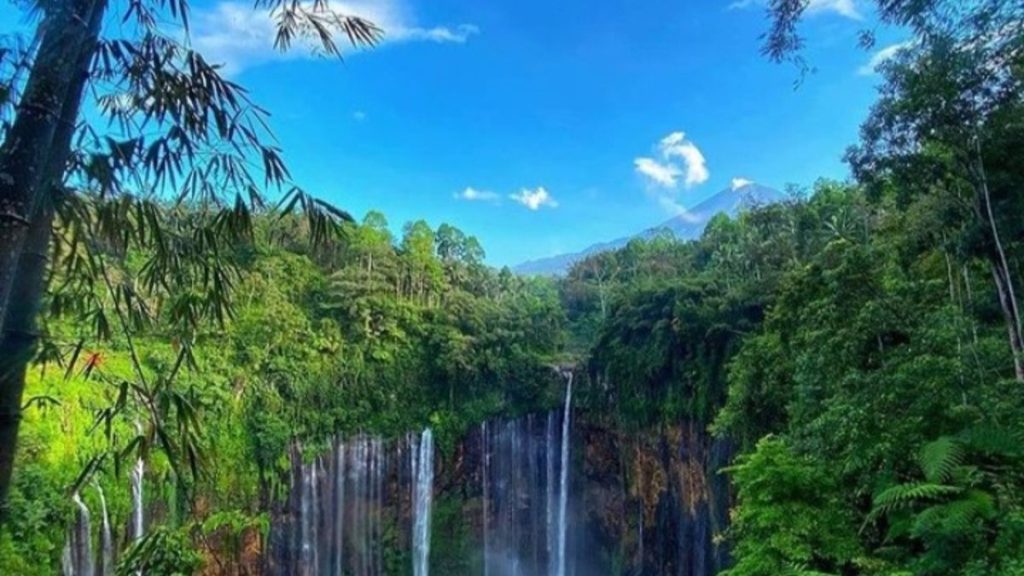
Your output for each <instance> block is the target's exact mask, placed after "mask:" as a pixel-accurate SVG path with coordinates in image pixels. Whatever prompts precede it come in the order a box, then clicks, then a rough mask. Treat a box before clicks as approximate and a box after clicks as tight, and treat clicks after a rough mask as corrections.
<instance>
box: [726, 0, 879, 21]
mask: <svg viewBox="0 0 1024 576" xmlns="http://www.w3.org/2000/svg"><path fill="white" fill-rule="evenodd" d="M765 4H766V2H765V0H735V1H734V2H732V3H730V4H729V7H728V9H729V10H744V9H746V8H754V7H761V6H765ZM829 13H834V14H839V15H840V16H843V17H846V18H849V19H851V20H862V19H863V18H864V16H863V15H862V14H861V13H860V10H858V9H857V0H809V2H807V14H810V15H813V14H829Z"/></svg>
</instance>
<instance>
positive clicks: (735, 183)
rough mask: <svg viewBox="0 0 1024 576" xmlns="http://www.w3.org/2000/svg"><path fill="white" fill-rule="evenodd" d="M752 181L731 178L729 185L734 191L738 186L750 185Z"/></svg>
mask: <svg viewBox="0 0 1024 576" xmlns="http://www.w3.org/2000/svg"><path fill="white" fill-rule="evenodd" d="M753 183H754V181H753V180H748V179H746V178H733V179H732V184H731V186H732V190H733V192H735V191H736V190H739V189H740V188H745V187H747V186H750V185H751V184H753Z"/></svg>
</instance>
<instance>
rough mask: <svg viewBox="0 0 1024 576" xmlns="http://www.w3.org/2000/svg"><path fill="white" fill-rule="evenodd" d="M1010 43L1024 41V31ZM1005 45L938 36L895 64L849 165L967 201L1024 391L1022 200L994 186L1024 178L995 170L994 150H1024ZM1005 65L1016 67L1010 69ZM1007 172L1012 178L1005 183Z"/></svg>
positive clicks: (975, 248)
mask: <svg viewBox="0 0 1024 576" xmlns="http://www.w3.org/2000/svg"><path fill="white" fill-rule="evenodd" d="M990 32H992V33H996V31H990ZM1011 35H1013V36H1014V37H1015V38H1016V39H1017V40H1019V39H1020V38H1021V34H1020V32H1019V31H1017V32H1011ZM996 44H997V45H996V46H990V45H988V44H985V43H982V44H975V43H970V44H965V43H964V41H963V39H962V38H960V37H959V36H958V35H956V34H954V33H951V32H946V31H945V30H938V31H933V32H932V35H931V36H930V37H929V41H928V42H927V43H926V44H924V45H922V47H920V48H917V49H908V50H906V51H905V52H904V53H903V54H902V55H900V56H898V57H897V58H895V59H894V60H893V62H891V63H889V64H887V65H886V66H885V71H884V73H885V78H886V82H885V85H884V86H883V88H882V93H881V97H880V99H879V101H878V102H877V103H876V104H875V105H874V107H873V108H872V112H871V115H870V117H869V118H868V120H867V122H865V124H864V126H863V127H862V130H861V133H862V142H861V144H860V146H858V147H857V148H854V149H853V150H851V152H850V154H849V159H850V160H851V163H852V164H853V165H854V169H855V172H856V173H857V174H858V176H859V178H860V179H861V180H862V181H865V182H868V183H869V184H871V183H875V184H877V183H879V182H884V181H886V180H889V181H895V182H897V183H899V184H900V185H901V186H902V187H903V188H905V189H908V190H919V191H921V192H920V193H926V194H928V193H930V194H936V193H937V194H947V195H951V196H953V197H960V198H963V199H964V200H965V201H966V202H967V203H968V205H970V206H971V207H972V210H970V211H968V212H966V216H967V220H966V222H964V224H963V226H964V227H963V231H964V233H965V236H973V237H974V238H975V239H974V240H969V239H967V238H966V237H964V238H961V243H962V244H964V247H965V252H967V253H968V254H971V255H975V254H977V255H980V256H981V257H982V258H984V259H985V260H986V261H987V262H988V265H989V267H990V271H991V276H992V280H993V285H994V287H995V290H996V293H997V295H998V298H999V304H1000V308H1001V310H1002V313H1003V317H1004V321H1005V324H1006V330H1007V336H1008V341H1009V345H1010V349H1011V351H1012V353H1013V364H1014V372H1015V375H1016V378H1017V380H1018V381H1020V382H1024V332H1022V318H1021V311H1020V303H1019V297H1018V288H1017V286H1016V284H1017V280H1016V278H1015V270H1014V266H1012V264H1011V261H1012V259H1013V256H1014V254H1013V253H1014V252H1016V250H1017V249H1019V247H1017V246H1014V245H1013V243H1008V237H1007V234H1006V231H1007V230H1012V231H1014V232H1016V231H1018V230H1019V229H1020V226H1019V224H1018V223H1017V222H1016V220H1017V219H1016V218H1012V217H1008V216H1009V215H1010V214H1011V213H1012V212H1013V208H1014V207H1015V205H1016V199H1015V195H1014V189H1013V188H1012V187H1010V188H1004V189H1002V190H1000V189H998V188H997V189H993V184H992V179H993V177H996V178H997V179H1002V180H1010V181H1018V182H1019V180H1020V178H1021V177H1022V176H1024V174H1022V173H1021V171H1020V169H1019V167H1018V166H1016V164H1015V163H1003V164H1001V165H996V164H995V163H994V162H993V159H994V157H995V150H996V148H995V147H994V146H993V144H997V143H998V145H999V146H1003V147H1005V146H1019V143H1020V142H1022V140H1021V138H1024V132H1022V131H1021V130H1020V129H1019V128H1017V127H1016V125H1015V124H1016V123H1015V122H1012V121H1010V119H1011V118H1013V117H1015V115H1016V114H1019V112H1020V111H1021V110H1022V109H1024V91H1022V86H1021V83H1020V78H1019V75H1018V73H1017V72H1016V71H1015V69H1014V67H1013V66H1016V65H1019V64H1020V63H1021V62H1022V61H1024V60H1022V55H1021V54H1020V53H1015V54H1013V55H1012V56H1011V55H1007V54H1004V53H1003V52H1004V50H1003V49H1002V48H1001V47H1000V46H998V44H1000V42H997V43H996ZM1004 57H1012V59H1013V61H1012V62H1003V60H1002V59H1003V58H1004ZM1011 64H1012V65H1013V66H1011ZM1004 66H1011V67H1010V68H1005V69H1004V68H1003V67H1004ZM994 67H997V68H994ZM922 164H923V165H926V166H927V167H928V172H926V173H925V174H922V173H921V172H920V170H918V169H917V168H918V167H919V166H921V165H922ZM1000 169H1001V170H1003V171H1004V172H1003V173H1001V174H998V173H997V171H998V170H1000ZM922 176H923V178H922ZM915 181H916V182H915ZM1000 192H1002V193H1001V194H1000ZM1015 235H1016V234H1011V235H1009V238H1013V237H1014V236H1015Z"/></svg>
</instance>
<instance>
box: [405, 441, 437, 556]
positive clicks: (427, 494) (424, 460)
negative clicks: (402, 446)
mask: <svg viewBox="0 0 1024 576" xmlns="http://www.w3.org/2000/svg"><path fill="white" fill-rule="evenodd" d="M410 448H412V446H410ZM409 454H410V458H411V464H412V475H413V478H415V483H414V484H413V541H412V553H413V565H412V566H413V575H414V576H427V575H428V573H429V561H430V512H431V509H430V504H431V500H432V499H433V494H434V435H433V432H431V430H430V428H427V429H426V430H424V431H423V434H422V435H421V436H420V439H419V446H418V450H413V449H410V451H409Z"/></svg>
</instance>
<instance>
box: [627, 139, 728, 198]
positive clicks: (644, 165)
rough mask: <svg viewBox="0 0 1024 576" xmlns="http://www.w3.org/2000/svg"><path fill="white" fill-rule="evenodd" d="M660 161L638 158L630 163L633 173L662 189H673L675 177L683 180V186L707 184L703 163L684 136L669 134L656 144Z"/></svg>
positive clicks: (698, 153) (707, 173)
mask: <svg viewBox="0 0 1024 576" xmlns="http://www.w3.org/2000/svg"><path fill="white" fill-rule="evenodd" d="M658 153H659V154H660V155H661V158H662V159H661V160H655V159H653V158H646V157H640V158H636V159H634V160H633V165H634V166H635V167H636V171H637V172H639V173H640V174H643V175H644V176H646V177H647V178H648V179H650V180H651V181H652V183H653V184H656V185H658V186H661V187H663V188H675V187H676V186H677V185H678V183H679V177H680V176H682V177H683V185H684V186H685V187H686V188H692V187H694V186H696V185H697V184H703V183H704V182H707V180H708V177H710V175H711V174H710V173H709V172H708V167H707V161H706V160H705V159H704V154H703V153H702V152H701V151H700V149H699V148H697V145H696V144H694V143H693V142H691V141H689V140H687V139H686V134H684V133H682V132H673V133H671V134H669V135H668V136H665V137H664V138H662V139H661V141H660V142H659V143H658Z"/></svg>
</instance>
